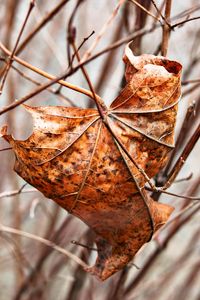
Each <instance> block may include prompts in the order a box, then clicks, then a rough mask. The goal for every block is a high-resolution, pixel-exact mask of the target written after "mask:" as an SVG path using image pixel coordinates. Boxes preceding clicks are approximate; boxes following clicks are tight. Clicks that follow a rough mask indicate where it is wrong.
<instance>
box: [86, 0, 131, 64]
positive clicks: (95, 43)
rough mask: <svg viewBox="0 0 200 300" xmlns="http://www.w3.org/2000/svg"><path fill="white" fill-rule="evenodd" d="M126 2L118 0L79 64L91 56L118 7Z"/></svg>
mask: <svg viewBox="0 0 200 300" xmlns="http://www.w3.org/2000/svg"><path fill="white" fill-rule="evenodd" d="M125 1H126V0H119V2H118V4H117V6H116V7H115V9H114V11H113V12H112V14H111V16H110V17H109V19H108V20H107V22H106V23H105V24H104V25H103V27H102V29H101V30H100V32H99V34H98V35H97V37H96V39H95V41H94V42H93V44H92V45H91V47H90V48H89V49H88V50H87V51H86V53H85V54H84V55H83V57H82V59H81V62H83V61H85V60H87V59H88V58H89V57H90V56H91V54H92V51H93V50H94V49H95V48H96V46H97V44H98V43H99V41H100V39H101V38H102V36H103V35H104V33H105V32H106V31H107V29H108V27H109V26H110V25H111V23H112V21H113V20H114V18H115V16H116V15H117V13H118V11H119V9H120V7H121V6H122V5H123V4H124V2H125Z"/></svg>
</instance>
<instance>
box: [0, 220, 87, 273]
mask: <svg viewBox="0 0 200 300" xmlns="http://www.w3.org/2000/svg"><path fill="white" fill-rule="evenodd" d="M0 231H2V232H8V233H12V234H16V235H20V236H23V237H27V238H29V239H32V240H35V241H38V242H40V243H43V244H44V245H46V246H48V247H51V248H53V249H54V250H56V251H58V252H60V253H62V254H64V255H65V256H67V257H68V258H71V259H72V260H73V261H75V262H76V263H77V264H78V265H80V266H81V267H82V268H84V269H87V268H88V265H87V264H86V263H84V262H83V261H82V260H81V259H80V258H78V257H77V256H75V255H74V254H72V253H70V252H69V251H67V250H65V249H64V248H62V247H60V246H58V245H56V244H55V243H54V242H52V241H49V240H47V239H44V238H42V237H39V236H38V235H34V234H32V233H28V232H25V231H22V230H18V229H15V228H11V227H8V226H4V225H2V224H0Z"/></svg>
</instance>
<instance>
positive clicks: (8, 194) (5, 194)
mask: <svg viewBox="0 0 200 300" xmlns="http://www.w3.org/2000/svg"><path fill="white" fill-rule="evenodd" d="M23 188H24V187H23ZM34 192H39V191H38V190H37V189H35V188H32V189H27V190H23V189H22V188H20V189H18V190H13V191H5V192H3V193H0V199H2V198H5V197H13V196H16V195H19V194H22V193H23V194H24V193H34Z"/></svg>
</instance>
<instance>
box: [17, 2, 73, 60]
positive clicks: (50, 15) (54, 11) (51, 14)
mask: <svg viewBox="0 0 200 300" xmlns="http://www.w3.org/2000/svg"><path fill="white" fill-rule="evenodd" d="M67 2H69V0H62V1H60V2H59V3H58V4H57V5H56V6H55V7H54V8H53V9H52V10H51V11H50V12H49V13H48V14H47V15H46V16H45V17H44V18H43V19H42V20H41V21H40V23H39V24H38V25H37V26H36V27H35V29H33V31H32V32H31V33H30V34H29V35H28V36H27V37H26V38H25V40H24V41H22V43H21V44H20V45H19V47H18V49H17V51H16V55H18V54H19V53H20V52H22V50H23V49H24V48H25V47H26V46H27V44H28V43H29V42H30V41H31V40H32V39H33V37H34V36H35V35H36V34H37V33H38V32H39V31H40V30H41V29H42V28H43V27H44V26H45V25H46V24H47V23H48V22H50V21H51V20H52V18H53V17H54V16H55V15H56V14H57V13H58V12H59V11H60V10H61V8H62V7H63V6H64V5H65V4H66V3H67Z"/></svg>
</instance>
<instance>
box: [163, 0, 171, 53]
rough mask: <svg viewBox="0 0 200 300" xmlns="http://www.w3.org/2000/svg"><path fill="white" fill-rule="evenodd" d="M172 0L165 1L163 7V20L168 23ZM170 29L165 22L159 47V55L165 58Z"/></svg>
mask: <svg viewBox="0 0 200 300" xmlns="http://www.w3.org/2000/svg"><path fill="white" fill-rule="evenodd" d="M171 6H172V0H166V6H165V19H166V20H167V21H168V20H169V18H170V13H171ZM170 31H171V28H170V27H169V26H168V24H167V23H166V22H165V24H164V25H163V37H162V45H161V54H162V55H163V56H167V50H168V43H169V36H170Z"/></svg>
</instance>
